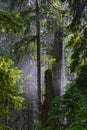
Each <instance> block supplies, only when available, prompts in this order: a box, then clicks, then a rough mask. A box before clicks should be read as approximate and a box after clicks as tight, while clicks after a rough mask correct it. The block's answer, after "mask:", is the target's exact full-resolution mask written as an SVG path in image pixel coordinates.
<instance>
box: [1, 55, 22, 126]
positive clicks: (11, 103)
mask: <svg viewBox="0 0 87 130" xmlns="http://www.w3.org/2000/svg"><path fill="white" fill-rule="evenodd" d="M20 73H21V71H20V70H19V69H18V68H16V67H13V62H12V60H10V59H7V58H3V57H0V117H2V118H3V117H4V116H7V115H8V114H9V112H10V109H20V108H22V106H23V101H24V98H22V97H20V96H19V94H20V92H19V87H20V86H17V80H18V79H20ZM0 127H1V126H0Z"/></svg>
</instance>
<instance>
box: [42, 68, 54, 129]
mask: <svg viewBox="0 0 87 130" xmlns="http://www.w3.org/2000/svg"><path fill="white" fill-rule="evenodd" d="M45 91H46V93H45V95H44V98H45V100H44V102H43V105H42V127H43V128H44V127H46V126H47V120H48V112H49V108H50V103H51V101H52V99H53V96H54V92H53V84H52V71H51V70H50V69H48V70H46V72H45Z"/></svg>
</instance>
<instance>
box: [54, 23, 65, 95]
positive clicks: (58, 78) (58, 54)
mask: <svg viewBox="0 0 87 130" xmlns="http://www.w3.org/2000/svg"><path fill="white" fill-rule="evenodd" d="M53 57H54V58H55V64H54V66H53V87H54V94H55V96H59V95H61V93H62V89H63V82H64V78H63V76H64V74H63V28H62V27H61V26H60V25H57V21H55V30H54V48H53Z"/></svg>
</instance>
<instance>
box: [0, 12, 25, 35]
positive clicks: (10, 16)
mask: <svg viewBox="0 0 87 130" xmlns="http://www.w3.org/2000/svg"><path fill="white" fill-rule="evenodd" d="M23 24H24V18H21V17H20V14H19V13H17V12H12V13H11V12H7V11H1V10H0V30H1V31H2V32H8V33H10V34H11V33H15V34H18V33H21V31H22V30H23Z"/></svg>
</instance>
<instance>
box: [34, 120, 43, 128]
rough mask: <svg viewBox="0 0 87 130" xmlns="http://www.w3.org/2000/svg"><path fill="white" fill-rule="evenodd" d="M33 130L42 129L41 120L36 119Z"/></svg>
mask: <svg viewBox="0 0 87 130" xmlns="http://www.w3.org/2000/svg"><path fill="white" fill-rule="evenodd" d="M33 130H42V126H41V121H38V120H37V121H36V122H35V126H34V128H33Z"/></svg>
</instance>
